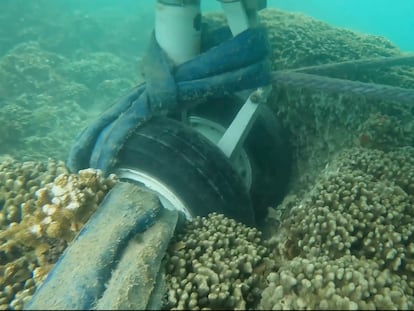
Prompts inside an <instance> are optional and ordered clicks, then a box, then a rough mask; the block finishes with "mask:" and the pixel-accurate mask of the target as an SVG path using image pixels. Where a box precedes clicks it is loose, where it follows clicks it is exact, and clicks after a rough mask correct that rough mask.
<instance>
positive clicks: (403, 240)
mask: <svg viewBox="0 0 414 311" xmlns="http://www.w3.org/2000/svg"><path fill="white" fill-rule="evenodd" d="M291 203H292V202H288V204H291ZM413 203H414V148H413V147H401V148H395V149H394V150H392V151H388V152H385V151H381V150H376V149H365V148H352V149H347V150H344V151H342V152H341V153H339V154H338V155H337V157H336V158H335V159H334V161H332V163H330V165H329V166H327V167H326V169H325V170H324V171H322V172H321V174H320V176H319V178H318V181H317V183H316V184H315V185H314V187H313V188H312V189H311V190H310V191H308V192H306V193H305V194H304V195H303V196H302V197H301V198H300V199H298V198H296V203H294V204H293V207H292V208H291V209H289V210H288V212H286V214H285V215H284V217H283V220H282V223H281V225H280V227H279V228H278V230H277V231H276V232H274V234H273V237H272V238H271V239H270V242H269V243H270V244H271V245H273V255H274V258H275V260H279V261H280V262H282V264H281V268H280V269H279V270H278V271H277V272H274V273H272V274H270V275H269V277H268V282H269V285H268V288H267V289H265V290H264V292H263V296H262V301H261V306H262V307H263V308H270V307H273V308H275V309H278V308H280V307H281V306H283V307H285V308H288V309H289V308H290V309H297V308H301V309H303V308H305V307H306V308H311V309H315V308H316V309H317V308H323V309H331V308H334V309H335V308H336V309H338V308H339V309H355V308H358V309H366V308H368V309H372V308H380V309H384V308H385V309H391V308H396V309H402V308H403V309H412V308H413V307H414V296H413V293H414V279H413V276H414V265H413V263H414V244H413V242H412V241H413V239H414V226H413V222H414V211H413V209H412V206H413ZM348 271H349V272H348ZM348 273H349V274H350V277H349V278H348V277H347V276H346V275H347V274H348ZM339 275H341V276H339ZM344 275H345V277H344ZM344 278H345V279H344ZM329 288H331V289H329ZM328 292H329V293H328ZM299 297H300V299H299Z"/></svg>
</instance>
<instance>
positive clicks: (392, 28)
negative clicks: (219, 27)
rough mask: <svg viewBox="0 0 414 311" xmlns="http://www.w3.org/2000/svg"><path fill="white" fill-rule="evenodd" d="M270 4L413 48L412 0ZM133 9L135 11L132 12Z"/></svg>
mask: <svg viewBox="0 0 414 311" xmlns="http://www.w3.org/2000/svg"><path fill="white" fill-rule="evenodd" d="M155 2H156V1H155V0H141V1H137V0H119V1H116V2H114V1H108V0H88V1H79V0H76V1H62V3H65V5H67V6H69V7H72V8H78V9H82V10H92V11H93V10H96V9H101V8H103V7H110V8H112V9H113V8H116V7H118V8H119V9H121V10H122V9H124V10H125V12H128V13H127V14H132V13H133V12H134V10H136V8H139V9H141V10H142V11H141V12H137V14H140V13H141V14H142V13H145V14H147V13H151V11H152V8H153V7H154V4H155ZM201 4H202V10H203V11H218V10H220V3H219V1H217V0H202V1H201ZM268 7H275V8H279V9H283V10H287V11H291V12H302V13H304V14H307V15H310V16H312V17H315V18H317V19H320V20H322V21H325V22H328V23H330V24H332V25H334V26H338V27H345V28H348V29H351V30H355V31H359V32H365V33H370V34H375V35H382V36H385V37H387V38H388V39H390V40H391V41H393V42H394V43H395V44H396V45H398V46H399V47H400V48H401V49H402V50H410V51H414V1H413V0H268ZM131 9H132V11H131Z"/></svg>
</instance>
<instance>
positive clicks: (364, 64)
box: [289, 53, 414, 74]
mask: <svg viewBox="0 0 414 311" xmlns="http://www.w3.org/2000/svg"><path fill="white" fill-rule="evenodd" d="M412 65H414V53H408V54H403V55H398V56H391V57H375V58H365V59H359V60H350V61H345V62H338V63H332V64H325V65H318V66H309V67H302V68H297V69H291V70H289V71H293V72H303V73H313V74H330V73H336V72H355V71H360V70H367V69H371V68H378V67H380V66H381V67H385V66H387V67H389V66H412Z"/></svg>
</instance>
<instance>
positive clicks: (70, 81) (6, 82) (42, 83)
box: [0, 42, 133, 161]
mask: <svg viewBox="0 0 414 311" xmlns="http://www.w3.org/2000/svg"><path fill="white" fill-rule="evenodd" d="M83 57H84V59H83V60H79V61H75V62H70V61H69V60H68V59H66V58H64V57H63V56H60V55H57V54H55V53H51V52H47V51H45V50H43V49H42V48H41V47H40V45H39V44H38V43H36V42H27V43H21V44H19V45H17V46H15V47H14V48H13V49H12V50H10V51H9V53H7V54H6V55H5V56H4V57H3V58H1V59H0V94H1V96H3V97H4V98H3V99H2V101H3V102H2V105H1V106H0V122H1V123H2V127H1V129H0V146H1V147H0V153H3V154H10V155H11V156H13V157H14V158H17V159H19V160H23V161H28V160H45V159H47V158H48V157H52V158H54V159H59V160H63V159H65V158H66V154H67V152H68V150H69V148H70V145H71V144H72V143H73V139H74V138H75V136H76V135H77V134H78V133H79V131H80V130H81V129H82V128H83V127H84V126H86V125H87V124H88V122H90V121H91V120H92V119H93V118H94V117H95V116H96V115H97V114H98V113H99V112H100V111H102V109H104V108H105V107H107V106H108V105H110V104H111V103H112V102H113V101H114V99H115V98H117V97H119V96H120V95H121V94H122V92H125V91H126V90H127V89H128V88H130V87H131V86H132V85H133V82H132V81H133V78H132V77H131V73H129V74H125V72H128V70H127V67H126V65H125V62H123V61H122V60H121V59H119V58H117V57H115V56H113V55H111V54H105V53H94V54H90V55H83Z"/></svg>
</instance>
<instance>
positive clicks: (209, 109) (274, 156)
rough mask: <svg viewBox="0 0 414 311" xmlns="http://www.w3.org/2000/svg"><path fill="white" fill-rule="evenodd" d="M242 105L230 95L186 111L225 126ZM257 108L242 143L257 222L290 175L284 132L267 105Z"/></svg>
mask: <svg viewBox="0 0 414 311" xmlns="http://www.w3.org/2000/svg"><path fill="white" fill-rule="evenodd" d="M243 104H244V101H243V100H242V99H241V98H239V97H237V96H233V95H230V96H228V97H226V98H223V99H220V100H215V101H213V102H208V103H205V104H201V105H199V106H197V107H195V108H194V109H192V110H191V111H189V116H191V115H195V116H199V117H203V118H206V119H208V120H210V121H214V122H217V123H219V124H221V125H222V126H223V127H225V128H228V126H229V125H230V123H231V122H232V121H233V119H234V118H235V116H236V114H237V112H238V111H239V110H240V108H241V106H242V105H243ZM260 109H261V113H260V115H259V116H258V118H257V119H256V121H255V123H254V124H253V126H252V128H251V130H250V132H249V134H248V136H247V137H246V140H245V142H244V145H243V148H244V150H245V152H246V153H247V156H248V157H249V160H250V164H251V167H252V184H251V187H250V189H249V193H250V197H251V200H252V206H253V209H254V211H255V218H256V221H257V222H259V223H260V222H261V221H263V220H264V219H265V217H266V216H267V211H268V207H269V206H276V205H277V204H279V203H280V202H281V201H282V200H283V198H284V196H285V194H286V191H287V186H288V182H289V177H290V174H291V148H290V146H289V144H288V137H287V131H285V130H284V129H283V128H282V126H281V124H280V121H279V120H278V119H277V118H276V115H275V113H274V112H273V111H272V110H271V109H270V108H269V107H267V106H266V105H263V106H262V107H260Z"/></svg>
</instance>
